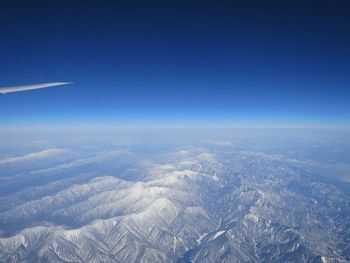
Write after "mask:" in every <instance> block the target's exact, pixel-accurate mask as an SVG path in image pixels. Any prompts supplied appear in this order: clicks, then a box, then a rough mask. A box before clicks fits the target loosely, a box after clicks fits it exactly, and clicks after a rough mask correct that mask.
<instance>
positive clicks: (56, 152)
mask: <svg viewBox="0 0 350 263" xmlns="http://www.w3.org/2000/svg"><path fill="white" fill-rule="evenodd" d="M66 152H67V150H66V149H58V148H51V149H46V150H43V151H40V152H34V153H29V154H25V155H22V156H16V157H10V158H6V159H3V160H0V164H10V163H16V162H23V161H32V160H38V159H44V158H48V157H51V156H54V155H60V154H64V153H66Z"/></svg>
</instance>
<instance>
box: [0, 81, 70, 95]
mask: <svg viewBox="0 0 350 263" xmlns="http://www.w3.org/2000/svg"><path fill="white" fill-rule="evenodd" d="M71 83H72V82H49V83H42V84H33V85H25V86H12V87H3V88H0V94H6V93H11V92H18V91H24V90H32V89H43V88H48V87H53V86H61V85H66V84H71Z"/></svg>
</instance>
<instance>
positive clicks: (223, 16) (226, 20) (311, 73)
mask: <svg viewBox="0 0 350 263" xmlns="http://www.w3.org/2000/svg"><path fill="white" fill-rule="evenodd" d="M5 2H8V3H5ZM349 11H350V3H349V1H322V0H318V1H311V0H310V1H295V0H293V1H249V0H248V1H227V2H224V1H161V2H158V3H157V2H149V1H142V2H135V1H97V0H96V1H78V0H75V1H65V0H62V1H41V2H40V1H2V2H1V4H0V34H1V41H0V69H1V70H0V86H10V85H22V84H33V83H41V82H50V81H73V82H74V85H69V86H61V87H53V88H48V89H42V90H34V91H27V92H19V93H12V94H8V95H2V96H0V111H1V115H0V122H1V123H2V124H3V125H13V124H18V123H22V124H23V123H24V124H26V123H47V122H54V123H77V122H84V123H96V122H111V123H113V122H115V123H185V124H186V123H191V124H193V123H206V124H211V123H212V124H218V123H220V124H222V123H227V124H231V123H269V124H271V123H272V124H273V123H304V124H305V123H310V124H314V123H317V124H319V123H322V124H334V123H341V124H344V123H345V124H349V123H350V86H349V84H350V15H349Z"/></svg>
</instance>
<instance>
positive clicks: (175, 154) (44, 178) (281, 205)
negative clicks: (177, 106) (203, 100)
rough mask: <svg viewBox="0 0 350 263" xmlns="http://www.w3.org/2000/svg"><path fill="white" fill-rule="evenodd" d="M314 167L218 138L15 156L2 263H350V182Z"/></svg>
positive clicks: (0, 212) (8, 162)
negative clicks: (203, 142)
mask: <svg viewBox="0 0 350 263" xmlns="http://www.w3.org/2000/svg"><path fill="white" fill-rule="evenodd" d="M147 151H149V152H150V153H149V154H147ZM315 167H319V169H321V168H322V164H321V163H317V161H316V160H311V159H305V158H302V159H297V158H295V156H291V155H284V154H283V153H278V154H277V153H275V152H274V153H272V152H271V151H264V150H258V149H254V148H250V147H248V146H246V147H242V146H237V145H235V144H230V143H217V142H215V143H206V144H202V145H197V144H196V145H185V146H184V145H172V146H169V147H166V148H164V147H162V148H159V149H155V147H150V149H148V148H147V146H142V147H138V146H133V147H129V148H125V147H119V148H118V147H116V148H115V149H114V148H113V149H112V148H109V149H105V150H103V151H101V150H100V149H94V148H88V149H86V148H72V149H70V148H67V147H65V148H62V149H61V148H54V149H43V150H41V151H38V152H29V153H27V154H22V155H19V156H8V157H6V158H4V159H3V160H2V161H0V169H1V171H3V173H2V174H1V177H0V184H1V185H2V186H1V187H0V188H1V192H0V236H1V238H0V262H190V261H191V262H348V261H350V191H349V189H350V187H349V186H350V185H349V181H346V180H345V179H344V177H341V176H336V175H331V174H330V175H329V176H324V175H321V174H320V173H318V172H317V171H318V170H317V169H315ZM335 171H336V170H335Z"/></svg>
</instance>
